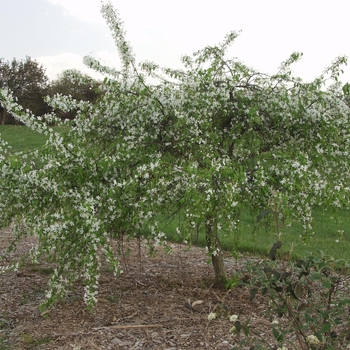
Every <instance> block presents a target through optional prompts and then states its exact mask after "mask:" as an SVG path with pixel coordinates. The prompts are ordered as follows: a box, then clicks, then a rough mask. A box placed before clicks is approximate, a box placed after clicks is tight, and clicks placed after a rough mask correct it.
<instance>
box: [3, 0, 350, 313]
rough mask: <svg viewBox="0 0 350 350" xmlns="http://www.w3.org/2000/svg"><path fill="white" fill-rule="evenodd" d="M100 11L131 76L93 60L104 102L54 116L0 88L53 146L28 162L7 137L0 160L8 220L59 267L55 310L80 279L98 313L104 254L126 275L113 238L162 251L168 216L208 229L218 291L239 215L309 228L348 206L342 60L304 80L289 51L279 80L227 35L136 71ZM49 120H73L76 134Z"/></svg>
mask: <svg viewBox="0 0 350 350" xmlns="http://www.w3.org/2000/svg"><path fill="white" fill-rule="evenodd" d="M101 12H102V15H103V16H104V17H105V19H106V21H107V23H108V25H109V26H110V29H111V32H112V34H113V37H114V39H115V42H116V45H117V48H118V50H119V54H120V58H121V63H122V68H121V70H120V71H116V70H113V69H110V68H108V67H104V66H102V65H101V64H100V63H99V62H97V61H95V60H94V59H93V58H91V57H86V58H85V63H86V64H87V65H89V66H90V67H92V68H94V69H96V70H97V71H99V72H102V73H105V74H106V78H105V80H104V82H103V84H102V85H101V90H102V94H101V97H100V98H99V99H98V100H97V101H96V102H95V103H91V102H88V101H75V100H74V99H72V98H71V97H68V96H63V95H56V96H54V97H51V98H47V103H49V104H50V106H52V107H53V109H54V110H55V109H56V110H61V111H70V110H72V109H78V113H77V117H76V119H75V120H74V123H72V124H69V123H70V121H68V120H67V121H65V122H62V121H61V120H60V118H58V117H56V116H55V115H54V114H53V113H51V114H46V115H43V116H42V117H41V119H38V118H36V117H34V116H33V115H31V114H30V112H27V111H24V110H23V109H22V108H21V107H20V106H19V105H17V104H16V103H14V101H13V99H12V97H11V93H10V92H9V91H7V90H1V91H0V99H1V103H2V104H3V105H4V106H6V108H7V110H11V113H12V114H13V115H15V116H16V117H17V118H18V119H19V120H21V121H22V122H24V123H25V124H26V125H28V126H29V127H30V128H32V129H33V130H35V131H38V132H43V133H46V134H48V135H49V140H48V142H47V144H46V146H45V148H44V149H42V150H38V151H36V152H34V153H33V154H30V155H29V156H28V155H27V154H23V153H21V154H16V155H13V154H11V153H10V151H9V150H8V148H7V145H6V144H5V143H4V142H2V144H1V155H0V166H1V170H2V177H1V179H0V187H1V192H0V198H1V200H0V225H1V226H6V225H9V224H10V223H11V222H13V223H14V227H15V237H16V238H18V239H19V238H20V237H21V235H23V234H24V233H26V232H30V233H31V234H36V235H38V237H39V245H38V247H36V248H35V249H34V250H33V251H32V256H33V258H34V259H36V260H38V259H39V258H40V257H42V256H45V257H46V259H47V260H48V261H53V262H56V263H57V266H58V267H57V269H56V270H55V271H54V274H53V275H52V276H51V279H50V283H49V288H48V292H47V302H46V303H45V305H46V306H47V305H49V304H50V303H52V302H53V301H54V300H56V298H58V297H60V296H61V295H63V294H64V293H65V291H66V288H67V287H69V286H70V285H71V284H72V283H73V282H74V281H75V280H76V279H77V278H83V280H84V283H85V300H86V303H87V304H88V305H93V304H94V302H95V301H96V294H97V288H98V278H99V274H100V272H99V269H100V264H101V259H102V258H103V257H105V258H106V259H107V261H109V262H110V264H111V267H112V268H113V270H114V272H115V273H118V272H119V264H118V259H117V256H116V255H115V254H114V252H113V249H112V245H111V238H115V237H117V236H118V235H129V236H135V235H138V236H140V235H141V236H144V237H145V238H147V239H148V240H149V242H150V243H153V245H157V244H159V243H160V242H161V241H164V239H165V238H166V236H165V234H164V233H163V232H161V230H160V229H159V225H158V222H157V217H158V215H159V214H167V215H173V214H175V213H178V212H181V213H182V214H183V215H181V217H182V221H181V222H180V223H179V227H178V228H177V232H178V234H179V235H180V236H181V237H183V238H185V237H186V236H190V235H191V233H192V232H193V231H194V230H202V231H203V232H205V235H206V240H207V247H208V251H209V255H210V258H211V260H212V263H213V266H214V272H215V277H216V279H217V281H218V282H222V281H223V280H225V278H226V274H225V268H224V263H223V256H222V250H221V247H220V240H219V233H220V232H221V231H225V232H228V233H230V232H234V231H235V230H236V229H237V226H238V222H239V212H240V210H241V208H242V207H243V206H245V207H247V206H248V207H251V208H253V209H255V210H259V211H261V210H263V209H272V210H273V211H274V212H275V213H276V219H277V223H278V222H279V221H278V220H279V219H280V218H279V217H280V216H282V215H287V214H288V213H290V217H291V218H295V219H298V220H300V221H301V222H302V223H303V226H304V228H305V231H307V232H312V216H311V214H312V207H313V206H314V205H317V204H322V205H323V206H330V207H341V206H346V205H348V192H349V174H350V173H349V161H348V156H349V149H350V138H349V125H350V123H349V116H350V113H349V107H348V106H347V104H346V103H345V102H344V101H343V91H342V89H341V85H340V83H338V76H339V74H340V72H341V66H342V64H344V63H346V59H345V58H343V57H341V58H338V59H337V60H336V61H335V62H334V63H333V64H332V65H331V66H330V67H329V68H328V69H327V70H325V72H324V73H323V74H322V75H320V76H319V77H318V78H317V79H315V80H314V81H313V82H311V83H303V82H302V81H301V79H299V78H295V77H293V76H292V73H291V68H290V66H291V65H292V63H294V62H296V61H297V60H298V59H299V58H300V57H301V54H299V53H293V54H292V55H291V57H290V58H289V59H288V60H286V61H285V62H283V63H282V65H281V66H280V68H279V70H278V72H277V73H276V74H275V75H272V76H270V75H266V74H262V73H259V72H257V71H255V70H253V69H251V68H249V67H247V66H246V65H244V64H243V63H241V62H239V61H238V60H236V59H227V58H226V56H225V53H226V50H227V48H228V47H229V45H230V44H231V43H232V42H233V41H234V39H235V38H236V37H237V33H235V32H232V33H230V34H228V35H227V36H226V38H225V40H224V41H223V43H221V44H220V45H218V46H213V47H205V48H204V49H203V50H200V51H198V52H196V53H194V54H193V55H192V56H184V57H182V63H183V65H184V68H183V69H182V70H174V69H169V68H162V67H159V66H158V65H157V64H155V63H152V62H143V63H140V64H139V65H137V64H136V59H135V57H134V55H133V52H132V49H131V47H130V45H129V44H128V43H127V41H126V40H125V36H124V32H123V26H122V22H121V20H120V18H119V16H118V14H117V13H116V11H115V10H114V9H113V8H112V6H111V5H110V4H109V3H107V4H103V5H102V9H101ZM150 81H151V82H150ZM329 81H330V83H329ZM326 84H328V85H327V86H328V87H327V88H326ZM48 122H49V123H53V122H54V123H56V124H62V123H65V124H69V125H70V128H69V132H68V133H66V134H60V133H59V132H57V131H55V130H53V129H52V128H49V127H48V126H47V125H48V124H49V123H48ZM51 125H52V124H51ZM147 228H148V229H147ZM145 232H146V233H145Z"/></svg>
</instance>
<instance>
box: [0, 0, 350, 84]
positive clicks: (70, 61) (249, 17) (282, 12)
mask: <svg viewBox="0 0 350 350" xmlns="http://www.w3.org/2000/svg"><path fill="white" fill-rule="evenodd" d="M111 3H112V4H113V5H114V7H115V8H116V9H117V10H118V12H119V13H120V15H121V17H122V19H123V21H124V25H125V29H126V31H127V40H128V41H129V42H130V43H131V46H132V47H133V49H134V52H135V54H136V59H137V60H138V61H143V60H151V61H155V62H157V63H159V64H161V65H163V66H170V67H173V68H179V67H181V63H180V57H181V55H183V54H191V53H193V52H194V51H196V50H198V49H201V48H203V47H204V46H206V45H213V44H216V43H220V42H221V41H222V40H223V38H224V37H225V35H226V33H228V32H229V31H231V30H242V33H241V35H240V37H239V38H238V39H237V41H236V42H235V43H234V44H233V46H232V48H231V49H230V52H229V54H230V55H229V56H231V57H237V58H239V59H240V60H241V61H243V62H244V63H246V64H248V65H249V66H252V67H253V68H256V69H258V70H260V71H262V72H265V73H273V72H275V71H276V70H277V67H278V66H279V64H280V63H281V62H282V61H283V60H285V59H286V58H288V57H289V55H290V54H291V53H292V52H293V51H301V52H303V53H304V57H303V59H302V61H301V62H300V63H298V64H296V65H295V69H294V70H295V72H296V73H297V75H299V76H301V77H302V78H303V79H304V80H310V79H313V78H314V77H315V76H316V75H318V74H320V73H321V72H322V71H323V69H324V68H325V67H327V66H328V65H329V64H330V63H331V62H332V61H333V60H334V59H335V58H336V57H337V56H339V55H347V56H349V57H350V29H349V17H350V15H349V14H350V1H349V0H332V1H330V0H327V1H326V0H293V1H287V0H284V1H283V0H215V1H214V0H211V1H208V0H176V1H169V0H111ZM0 11H1V20H0V57H2V58H5V59H6V60H12V58H13V57H15V58H16V59H24V58H25V57H26V56H31V57H32V58H33V59H36V60H37V61H39V62H40V63H42V64H43V65H44V67H45V68H46V72H47V75H48V76H49V78H50V79H54V78H56V76H57V74H59V73H60V72H61V71H62V70H63V69H68V68H76V69H79V70H81V71H83V72H85V73H89V74H91V75H93V72H92V71H91V70H89V69H88V68H86V67H84V65H83V63H82V60H83V57H84V56H85V55H92V56H94V57H95V58H99V59H100V60H101V61H102V63H104V64H108V65H113V66H116V67H117V66H118V63H119V58H118V54H117V52H116V50H115V45H114V42H113V40H112V37H111V34H110V32H109V29H108V27H107V25H106V24H105V21H104V19H103V18H102V16H101V14H100V0H0ZM345 72H346V73H345V75H344V77H343V78H342V80H343V81H350V69H349V68H346V70H345Z"/></svg>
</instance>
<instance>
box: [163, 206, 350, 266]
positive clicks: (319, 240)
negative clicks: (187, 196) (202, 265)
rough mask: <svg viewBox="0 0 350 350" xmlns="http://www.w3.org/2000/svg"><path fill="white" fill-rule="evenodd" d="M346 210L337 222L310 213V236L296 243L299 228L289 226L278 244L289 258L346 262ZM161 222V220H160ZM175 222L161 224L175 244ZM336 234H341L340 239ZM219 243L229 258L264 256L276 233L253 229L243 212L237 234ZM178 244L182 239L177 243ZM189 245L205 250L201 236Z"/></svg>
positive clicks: (349, 230) (349, 248) (224, 235)
mask: <svg viewBox="0 0 350 350" xmlns="http://www.w3.org/2000/svg"><path fill="white" fill-rule="evenodd" d="M349 214H350V213H349V211H348V210H339V211H338V212H337V220H338V222H336V221H335V219H333V215H332V214H331V213H329V212H327V211H325V210H323V209H322V208H315V209H314V215H313V219H314V232H315V233H314V235H313V236H312V237H311V238H310V239H307V240H305V241H302V240H301V239H300V236H301V235H302V234H303V230H302V227H301V224H298V223H293V225H292V226H291V227H283V228H282V229H281V232H282V243H283V247H282V248H283V250H284V251H285V252H287V251H289V250H291V248H293V249H292V256H294V257H295V258H297V257H302V256H305V255H307V254H308V253H317V251H323V252H324V253H325V254H326V255H330V256H332V257H334V258H335V259H345V260H350V220H349ZM160 221H161V222H162V219H161V218H160ZM178 222H179V218H176V219H175V220H173V221H172V222H170V223H169V222H166V223H165V222H163V230H164V232H165V233H166V234H167V237H168V238H169V239H170V240H171V241H175V242H176V241H179V237H178V234H177V233H176V230H175V228H176V226H177V224H178ZM338 230H344V232H343V234H342V237H339V236H340V234H339V232H338ZM220 239H221V243H222V248H223V249H224V250H226V251H228V252H232V254H233V255H235V254H237V252H240V253H245V252H246V253H252V254H258V255H267V254H268V252H269V250H270V248H271V246H272V244H273V243H275V242H276V241H278V237H277V234H276V230H275V229H274V228H273V227H270V228H268V229H266V227H265V225H264V223H261V224H259V225H257V219H256V216H254V217H253V216H252V215H251V214H250V213H249V212H248V211H243V213H242V214H241V217H240V230H239V233H236V234H235V233H230V232H221V233H220ZM181 240H182V239H181ZM192 242H193V243H194V244H196V245H200V246H205V245H206V241H205V236H204V234H202V235H201V234H199V235H198V236H197V235H196V234H194V235H193V236H192Z"/></svg>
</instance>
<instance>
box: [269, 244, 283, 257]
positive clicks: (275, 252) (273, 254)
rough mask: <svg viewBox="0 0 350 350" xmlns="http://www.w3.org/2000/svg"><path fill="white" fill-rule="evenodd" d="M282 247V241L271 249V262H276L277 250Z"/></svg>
mask: <svg viewBox="0 0 350 350" xmlns="http://www.w3.org/2000/svg"><path fill="white" fill-rule="evenodd" d="M281 247H282V242H281V241H278V242H276V243H274V244H273V246H272V247H271V249H270V252H269V258H270V259H271V260H276V255H277V250H278V249H280V248H281Z"/></svg>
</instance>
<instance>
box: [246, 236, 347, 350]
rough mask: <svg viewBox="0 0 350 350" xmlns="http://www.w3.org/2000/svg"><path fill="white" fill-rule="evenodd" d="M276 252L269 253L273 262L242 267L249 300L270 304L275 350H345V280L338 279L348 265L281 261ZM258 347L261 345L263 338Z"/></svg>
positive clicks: (323, 259) (327, 261)
mask: <svg viewBox="0 0 350 350" xmlns="http://www.w3.org/2000/svg"><path fill="white" fill-rule="evenodd" d="M281 246H282V243H280V242H279V243H278V244H276V243H275V244H274V245H273V247H272V250H273V249H274V253H275V254H274V258H276V259H275V260H273V259H271V260H264V261H262V262H258V263H254V264H249V265H247V268H248V272H249V275H250V277H251V278H250V281H249V285H250V287H251V289H250V297H251V300H253V299H254V298H255V297H256V295H257V294H258V293H261V295H263V296H265V297H266V298H267V299H268V301H269V302H268V310H267V314H268V316H269V317H270V320H271V329H272V333H273V336H274V338H275V341H276V346H277V347H280V348H283V346H287V345H289V346H292V348H293V349H299V350H304V349H305V350H309V349H311V350H323V349H327V350H331V349H345V348H346V345H347V344H349V341H350V314H349V309H350V298H349V295H350V294H349V291H350V277H349V275H347V274H342V273H344V271H345V270H344V269H346V268H347V267H348V266H349V265H348V264H347V263H346V262H344V261H340V260H335V259H333V258H329V257H326V256H323V255H322V254H320V256H316V255H310V256H308V257H306V258H304V259H300V260H298V261H285V260H283V261H280V260H278V259H277V257H278V254H276V252H277V250H278V249H280V248H281ZM251 335H252V334H251V333H249V334H248V337H247V338H246V339H245V340H244V343H245V344H246V343H249V341H251V340H252V339H249V337H250V336H251ZM256 342H257V341H256V339H254V345H256ZM259 342H260V343H264V342H265V340H264V339H263V337H260V338H259ZM266 343H267V342H266ZM255 349H257V348H256V347H255Z"/></svg>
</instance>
